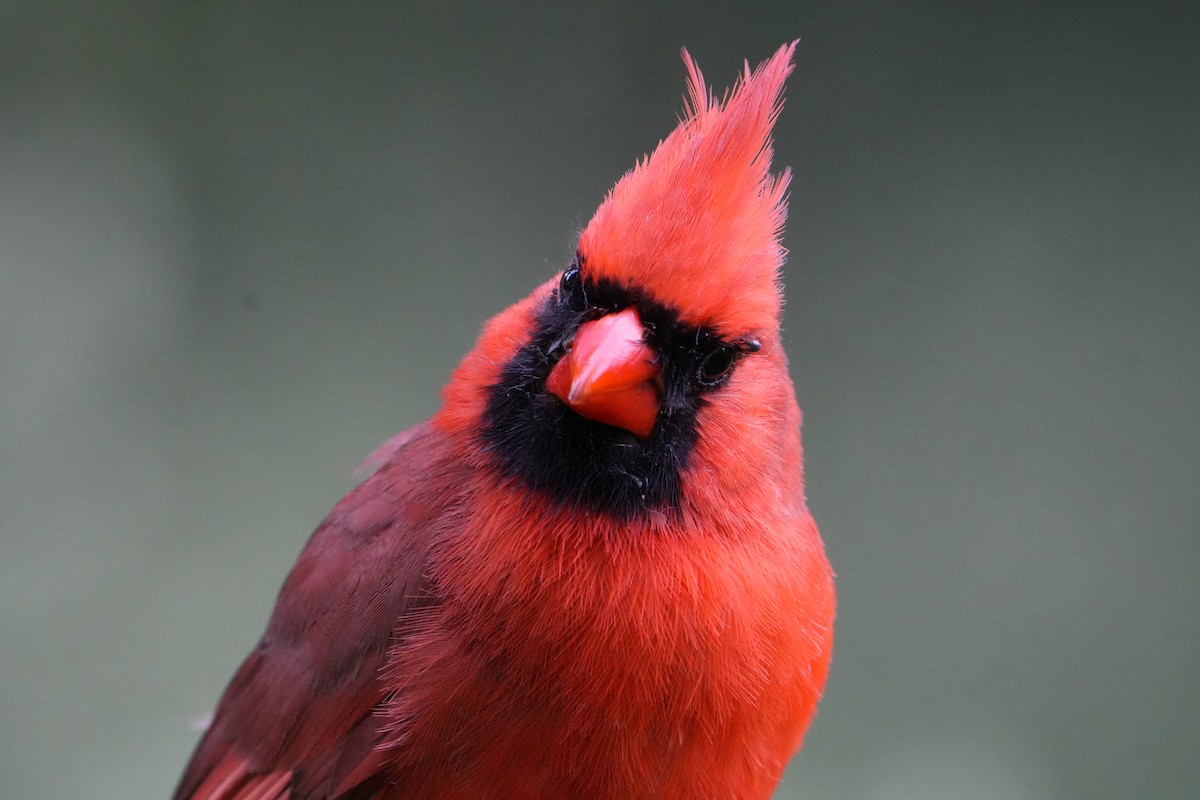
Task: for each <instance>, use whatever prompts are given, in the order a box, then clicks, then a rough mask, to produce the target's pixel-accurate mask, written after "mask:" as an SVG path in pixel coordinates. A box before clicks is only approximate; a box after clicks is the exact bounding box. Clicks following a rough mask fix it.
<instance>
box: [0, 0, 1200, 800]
mask: <svg viewBox="0 0 1200 800" xmlns="http://www.w3.org/2000/svg"><path fill="white" fill-rule="evenodd" d="M795 37H800V38H801V40H802V41H801V45H800V48H799V53H798V67H797V70H796V73H795V74H794V76H793V77H792V79H791V81H790V84H789V88H788V103H787V107H786V109H785V111H784V113H783V116H782V117H781V119H780V121H779V126H778V130H777V138H778V145H777V166H780V167H781V166H783V165H791V167H792V168H793V170H794V171H795V180H794V181H793V192H792V201H791V216H790V222H789V225H788V229H787V237H786V243H787V245H788V247H789V248H790V250H791V258H790V261H789V263H788V266H787V281H788V297H789V305H788V308H787V319H786V332H785V335H786V340H787V342H788V345H789V349H790V353H791V358H792V364H793V371H794V376H795V378H796V383H797V390H798V393H799V396H800V401H801V404H802V405H803V407H804V409H805V412H806V429H805V434H806V445H807V458H808V485H809V495H810V502H811V504H812V507H813V509H814V512H815V513H816V515H817V518H818V520H819V522H820V523H821V527H822V530H823V532H824V535H825V538H826V541H827V544H828V548H829V552H830V555H831V557H832V559H833V561H834V564H835V566H836V568H837V570H838V573H839V588H840V597H841V603H840V616H839V619H838V646H837V652H836V655H835V663H834V669H833V672H832V677H831V680H830V684H829V688H828V694H827V697H826V700H825V702H824V704H823V705H822V708H821V715H820V717H819V719H818V720H817V722H816V724H815V725H814V727H813V729H812V730H811V731H810V734H809V737H808V744H807V747H806V749H805V751H804V753H803V755H802V756H800V757H799V758H798V759H797V760H796V762H795V763H794V764H793V767H792V769H791V770H790V771H789V774H788V777H787V779H786V782H785V784H784V785H783V787H782V788H781V789H780V791H779V796H780V797H797V798H861V799H862V800H907V799H908V798H912V799H913V800H917V799H918V798H920V799H921V800H940V799H942V798H944V799H945V800H951V799H957V798H996V799H998V800H1010V799H1011V800H1066V799H1067V798H1083V799H1086V800H1105V799H1107V798H1113V799H1114V800H1116V799H1117V798H1196V797H1200V768H1198V767H1197V758H1198V755H1197V754H1198V753H1200V722H1198V720H1200V688H1198V686H1197V674H1198V672H1200V630H1198V629H1200V577H1198V576H1200V526H1198V524H1197V519H1198V517H1200V455H1198V452H1200V146H1198V142H1200V13H1198V11H1197V7H1196V5H1195V4H1194V3H1163V4H1152V3H1140V4H1139V3H1129V4H1105V3H1075V4H1071V3H1058V4H1051V3H1015V2H1013V3H995V4H987V3H966V4H952V3H946V4H936V3H933V4H931V3H917V4H899V3H882V2H877V3H869V2H861V3H828V4H817V3H779V4H769V3H761V4H755V5H753V6H742V5H724V6H722V5H718V4H705V3H695V2H692V3H678V4H675V5H657V4H655V5H649V4H646V5H643V4H636V5H635V4H628V5H622V4H613V3H605V2H597V3H591V4H588V5H587V6H580V7H576V8H574V9H565V8H563V7H560V6H559V5H558V4H552V3H547V4H544V5H537V6H535V5H525V6H522V7H519V8H517V7H508V8H500V7H492V8H486V9H485V8H482V7H480V6H479V5H478V4H475V3H462V2H449V3H442V4H441V5H440V6H439V8H438V10H436V11H435V10H430V9H423V10H421V9H416V8H413V7H411V6H408V5H406V4H392V3H384V2H371V3H355V4H342V5H339V6H338V7H337V8H336V10H335V9H333V8H332V7H329V8H325V9H324V10H318V9H316V8H314V7H313V6H312V5H309V4H243V3H199V4H183V3H179V4H159V3H140V4H139V3H133V4H110V3H87V2H79V3H36V2H20V1H19V0H17V1H16V2H14V1H13V0H9V2H5V3H3V5H0V452H2V453H3V456H2V457H0V548H2V552H0V798H4V799H5V800H7V799H8V798H34V797H37V798H161V797H165V796H166V795H167V794H168V793H169V791H170V790H171V788H172V787H173V784H174V781H175V780H176V778H177V776H178V774H179V772H180V771H181V769H182V767H183V764H184V761H185V759H186V758H187V755H188V753H189V751H190V749H191V747H192V746H193V743H194V741H195V739H196V737H197V733H196V731H195V730H194V728H193V725H194V722H195V720H196V719H197V718H198V717H200V716H201V715H203V714H204V713H205V712H206V711H207V710H208V709H209V708H210V707H211V705H212V704H213V702H214V701H215V699H216V697H217V696H218V694H219V693H220V691H221V689H222V688H223V686H224V683H225V681H226V680H227V679H228V678H229V677H230V675H231V674H232V672H233V670H234V669H235V667H236V665H237V664H238V662H239V661H240V659H241V658H242V656H243V655H244V654H245V653H246V652H247V651H248V649H249V648H250V647H251V646H252V644H253V643H254V641H255V639H256V638H257V636H258V634H259V633H260V631H261V629H262V626H263V624H264V622H265V620H266V617H267V614H268V611H269V609H270V607H271V604H272V601H273V598H274V595H275V592H276V590H277V589H278V587H279V584H280V583H281V581H282V580H283V577H284V575H285V574H286V571H287V569H288V568H289V566H290V565H291V563H292V560H293V559H294V558H295V556H296V554H297V553H298V551H299V549H300V547H301V545H302V544H303V542H304V540H305V538H306V537H307V535H308V533H309V532H310V531H311V529H312V528H313V527H314V526H315V524H316V523H317V522H318V521H319V520H320V518H321V517H322V516H323V515H324V513H325V512H326V511H327V510H328V508H329V507H330V506H331V505H332V504H333V503H334V502H335V501H336V500H337V499H338V497H340V496H341V494H342V493H343V492H344V491H345V490H347V489H348V488H349V487H350V486H351V485H353V482H354V478H353V476H352V470H353V468H354V467H355V465H356V464H358V462H359V461H360V460H361V458H362V457H363V456H364V455H365V454H367V453H368V452H370V451H371V449H372V448H373V447H374V446H375V445H377V444H378V443H380V442H381V441H383V440H384V439H386V438H387V437H388V436H390V435H391V434H392V433H394V432H396V431H398V430H400V429H402V428H404V427H406V426H408V425H411V424H413V423H415V422H417V421H419V420H421V419H423V418H424V417H426V416H427V415H428V414H430V413H431V412H432V411H433V410H434V409H435V408H436V406H437V403H438V389H439V387H440V386H441V385H442V383H443V382H444V381H445V379H446V377H447V375H448V373H449V372H450V370H451V369H452V368H453V367H454V365H455V363H456V362H457V360H458V358H459V357H460V356H461V354H462V353H464V352H465V351H466V350H467V349H468V348H469V347H470V346H471V343H472V341H473V339H474V337H475V335H476V333H477V331H478V328H479V325H480V324H481V323H482V322H483V321H484V320H485V319H486V318H487V317H489V316H490V315H491V314H493V313H494V312H496V311H497V310H499V309H500V308H501V307H503V306H504V305H506V304H508V303H509V302H511V301H514V300H516V299H517V298H519V297H522V296H523V295H524V294H526V292H527V291H528V290H529V289H530V287H531V286H533V285H534V283H535V282H537V281H539V280H542V279H544V278H545V277H546V276H548V275H549V274H550V273H551V272H552V271H554V270H555V269H557V268H558V267H559V266H560V265H561V264H563V263H564V260H565V259H566V258H567V257H568V256H569V254H570V252H571V250H572V244H573V236H574V235H575V233H576V232H577V231H578V229H579V228H580V227H581V226H582V224H584V223H585V222H586V220H587V219H588V217H589V215H590V213H591V212H592V210H593V209H594V208H595V206H596V205H597V203H598V202H599V201H600V199H601V198H602V196H603V194H604V192H605V191H606V190H607V189H608V187H609V186H610V185H611V184H612V183H613V182H614V181H615V180H616V179H617V178H618V177H619V176H620V175H621V174H622V173H623V171H624V170H626V169H627V168H628V167H630V166H631V165H632V164H633V162H634V159H635V158H637V157H638V156H639V155H641V154H642V153H644V152H646V151H647V150H649V149H651V148H652V147H653V146H654V144H655V143H656V142H657V141H658V139H659V138H660V137H662V136H664V135H665V134H666V133H667V132H668V131H670V129H671V128H672V127H673V125H674V122H675V119H676V115H677V114H678V113H679V111H680V109H681V107H682V99H681V98H682V94H683V87H684V83H683V78H684V71H683V68H682V65H681V63H680V60H679V54H678V51H679V48H680V47H681V46H684V45H686V46H687V47H689V48H690V49H691V51H692V52H693V53H694V54H695V55H696V57H697V58H698V60H699V61H700V64H701V66H702V67H703V68H704V70H705V73H706V74H707V76H708V77H709V78H710V80H711V81H712V82H713V83H714V84H715V85H716V86H717V87H718V89H719V88H721V87H724V86H726V85H728V83H729V82H730V81H731V80H732V79H733V78H734V76H735V74H736V72H737V70H738V69H739V68H740V65H741V60H742V59H743V58H750V59H751V60H753V61H758V60H761V59H763V58H765V57H767V56H768V55H770V54H771V53H772V52H773V51H774V49H775V48H776V47H777V46H778V45H779V44H780V43H782V42H783V41H785V40H789V39H792V38H795Z"/></svg>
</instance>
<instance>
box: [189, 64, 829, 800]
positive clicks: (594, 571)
mask: <svg viewBox="0 0 1200 800" xmlns="http://www.w3.org/2000/svg"><path fill="white" fill-rule="evenodd" d="M794 47H795V44H794V43H793V44H792V45H787V46H784V47H782V48H780V50H779V51H778V52H776V53H775V55H774V56H773V57H772V58H771V59H769V60H768V61H766V62H765V63H763V64H762V65H760V66H759V67H758V68H757V69H755V70H754V71H753V72H751V70H750V68H749V65H748V64H747V66H746V70H745V74H744V75H742V76H741V78H740V79H739V81H738V83H737V85H736V86H735V88H734V89H733V91H732V93H730V94H728V95H727V98H726V99H725V100H724V101H717V100H715V99H714V98H713V97H712V96H711V95H710V93H709V90H708V88H707V87H706V86H705V84H704V80H703V78H702V76H701V74H700V71H699V69H698V68H697V67H696V64H695V63H694V62H693V61H692V59H691V57H690V56H688V54H687V52H686V51H685V52H684V54H683V56H684V61H685V64H686V66H687V70H688V75H689V90H690V102H689V104H688V108H687V111H686V115H685V117H684V119H683V120H682V121H681V122H680V124H679V126H678V127H677V128H676V130H675V131H674V132H673V133H671V134H670V135H669V136H668V137H667V138H666V139H665V140H664V141H662V142H661V143H660V144H659V146H658V147H657V149H656V150H655V151H654V152H653V154H652V155H650V156H649V157H648V158H646V159H645V160H643V161H641V162H640V163H638V164H637V166H636V167H635V168H634V169H633V170H632V171H630V172H629V173H627V174H626V175H625V176H624V177H622V178H621V180H620V181H619V182H618V183H617V185H616V186H615V187H614V188H613V190H612V191H611V192H610V193H609V195H608V196H607V198H605V200H604V202H603V203H602V204H601V206H600V208H599V210H598V211H597V212H596V215H595V217H593V218H592V220H591V222H590V223H589V224H588V225H587V227H586V228H585V229H584V230H583V232H582V234H580V237H579V242H578V247H577V251H576V254H575V257H574V259H573V260H572V261H571V262H570V263H569V265H567V267H566V268H565V269H564V270H563V271H562V272H561V273H560V274H558V275H556V276H555V277H554V278H552V279H551V280H549V281H547V282H546V283H544V284H542V285H541V286H539V287H538V288H536V289H535V290H534V291H533V293H532V294H531V295H530V296H529V297H528V298H526V299H525V300H523V301H521V302H519V303H517V304H516V305H514V306H512V307H511V308H509V309H508V310H506V311H504V312H502V313H501V314H500V315H499V316H497V317H495V318H494V319H492V320H491V322H489V323H488V324H487V325H486V326H485V327H484V330H483V332H482V334H481V335H480V338H479V340H478V343H477V344H476V346H475V349H474V350H472V351H471V352H470V353H468V354H467V356H466V358H464V359H463V361H462V363H461V364H460V366H459V367H458V369H457V370H456V371H455V373H454V375H453V377H452V378H451V380H450V383H449V385H448V386H447V387H446V389H445V391H444V404H443V406H442V407H441V409H440V410H439V411H438V412H437V414H435V415H434V417H433V418H432V419H431V420H429V421H428V422H426V423H424V424H421V425H418V426H416V427H415V428H412V429H410V430H408V431H406V432H404V433H402V434H400V435H399V436H398V437H396V438H395V439H393V440H392V441H391V442H390V443H389V444H388V445H385V446H384V448H381V451H380V452H379V453H378V454H377V458H376V460H377V461H378V462H379V463H378V468H377V470H376V471H375V472H374V474H373V475H371V477H369V478H368V479H367V480H366V481H365V482H364V483H362V484H361V485H360V486H358V488H356V489H354V490H353V491H351V492H350V493H349V494H348V495H347V496H346V497H345V498H344V499H343V500H342V501H341V502H339V503H338V504H337V506H336V507H334V509H333V511H332V512H331V513H330V514H329V516H328V517H327V518H326V519H325V521H324V522H323V523H322V524H321V525H320V527H319V528H317V530H316V532H315V533H314V534H313V536H312V538H311V539H310V540H309V542H308V545H307V546H306V547H305V549H304V551H303V553H301V555H300V558H299V560H298V562H297V563H296V566H295V567H294V568H293V569H292V572H291V574H290V575H289V576H288V578H287V581H286V582H285V583H284V585H283V589H282V590H281V591H280V594H279V599H278V603H277V604H276V606H275V610H274V612H273V614H272V616H271V619H270V622H269V624H268V625H267V630H266V633H264V634H263V637H262V639H261V641H259V643H258V646H257V647H255V648H254V651H253V652H252V653H251V654H250V655H249V657H247V659H246V661H245V663H243V664H242V666H241V669H239V670H238V672H237V674H236V675H235V676H234V678H233V680H232V681H231V683H230V684H229V687H228V688H227V689H226V691H225V695H224V697H222V698H221V702H220V705H219V706H218V707H217V710H216V713H215V716H214V718H213V720H212V724H211V726H210V727H209V729H208V731H207V733H206V734H205V736H204V738H203V739H202V741H201V742H200V744H199V746H198V747H197V749H196V752H195V754H194V755H193V757H192V760H191V763H190V764H189V766H188V768H187V770H186V772H185V773H184V775H183V779H182V781H181V783H180V785H179V788H178V790H177V791H176V793H175V797H176V798H178V799H179V800H182V799H183V798H194V799H199V798H203V799H204V800H211V799H213V798H239V799H240V800H250V799H251V798H253V800H271V799H272V798H291V800H301V799H303V800H308V799H309V798H342V799H346V798H376V799H377V800H408V798H438V799H440V800H487V799H488V798H497V799H499V798H507V799H508V800H514V799H515V800H521V799H522V798H538V800H547V799H553V798H564V799H565V798H582V799H585V800H605V799H606V798H613V799H614V800H616V799H617V798H620V800H638V799H639V798H706V799H708V800H712V799H713V798H729V799H733V798H737V799H738V800H750V799H751V798H766V797H768V796H769V795H770V793H771V791H772V790H773V789H774V787H775V785H776V784H777V783H778V781H779V778H780V775H781V773H782V772H783V769H784V766H785V765H786V763H787V761H788V759H789V758H790V757H791V755H792V754H793V753H794V752H795V751H796V750H797V748H798V747H799V746H800V743H801V739H802V737H803V734H804V731H805V729H806V728H807V726H808V724H809V722H810V720H811V718H812V716H813V714H814V712H815V709H816V705H817V701H818V699H819V697H820V695H821V692H822V690H823V687H824V684H825V678H826V673H827V670H828V665H829V658H830V651H831V648H832V641H833V630H832V625H833V616H834V589H833V577H832V573H831V571H830V567H829V562H828V561H827V560H826V557H825V552H824V546H823V544H822V542H821V539H820V536H819V535H818V533H817V527H816V525H815V524H814V522H813V519H812V517H811V516H810V514H809V511H808V508H807V506H806V504H805V499H804V478H803V473H802V455H801V447H800V410H799V408H798V407H797V405H796V400H795V396H794V392H793V389H792V384H791V380H790V379H789V377H788V371H787V362H786V358H785V356H784V352H783V348H782V346H781V343H780V335H779V318H780V302H781V300H780V285H779V272H780V267H781V263H782V260H783V249H782V247H781V245H780V238H779V237H780V231H781V227H782V225H783V222H784V217H785V214H786V210H787V209H786V196H785V192H786V189H787V185H788V177H789V176H788V173H787V172H784V173H783V174H782V175H778V176H773V175H771V174H770V173H769V169H770V161H771V152H772V147H771V129H772V126H773V124H774V121H775V118H776V116H777V115H778V113H779V110H780V106H781V102H782V90H783V83H784V80H785V78H786V77H787V75H788V74H789V73H790V72H791V69H792V66H791V62H792V54H793V50H794Z"/></svg>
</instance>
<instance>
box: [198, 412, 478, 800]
mask: <svg viewBox="0 0 1200 800" xmlns="http://www.w3.org/2000/svg"><path fill="white" fill-rule="evenodd" d="M377 454H382V455H383V458H382V459H381V461H382V463H381V464H380V465H379V469H378V471H376V472H375V473H374V474H373V475H371V476H370V477H369V478H368V479H367V480H366V481H365V482H363V483H362V484H361V485H360V486H358V487H357V488H356V489H354V490H352V491H351V492H350V493H349V494H348V495H346V497H344V498H343V499H342V500H341V502H339V503H338V504H337V505H336V506H335V507H334V509H333V510H332V511H331V512H330V513H329V516H328V517H326V518H325V520H324V522H322V523H321V525H320V527H318V528H317V530H316V531H315V532H314V533H313V535H312V538H311V539H309V542H308V544H307V545H306V546H305V548H304V551H303V552H302V553H301V555H300V558H299V559H298V560H297V562H296V565H295V566H294V567H293V568H292V571H291V574H289V575H288V578H287V581H286V582H285V583H284V585H283V588H282V589H281V590H280V592H279V598H278V601H277V602H276V605H275V610H274V611H273V612H272V614H271V620H270V622H269V623H268V625H267V630H266V632H265V633H264V634H263V636H262V639H260V640H259V642H258V645H257V646H256V647H255V648H254V650H253V652H251V653H250V655H249V656H247V658H246V660H245V662H243V664H242V666H241V668H240V669H239V670H238V672H237V673H236V674H235V675H234V677H233V680H232V681H230V683H229V686H228V688H227V689H226V690H225V694H224V696H223V697H222V698H221V701H220V703H219V704H218V706H217V710H216V712H215V714H214V716H213V721H212V724H211V726H210V727H209V729H208V731H207V733H206V734H205V735H204V737H203V739H202V740H201V741H200V744H199V745H198V746H197V748H196V752H195V753H194V754H193V756H192V760H191V762H190V763H189V765H188V768H187V770H186V771H185V772H184V775H183V778H182V780H181V781H180V784H179V787H178V789H177V790H176V792H175V795H174V797H175V800H285V799H286V800H301V798H304V799H305V800H307V798H346V799H347V800H349V798H367V797H370V796H371V795H370V783H371V780H370V779H371V778H372V777H375V776H377V774H378V772H379V769H380V767H381V765H382V761H383V754H382V753H380V752H379V751H378V750H377V749H376V747H375V746H376V744H377V743H378V741H379V738H380V733H379V729H380V722H381V716H380V715H381V706H382V704H383V703H384V702H385V701H386V700H387V698H386V697H385V696H384V692H383V689H382V688H381V686H380V681H379V671H380V668H381V667H382V666H383V665H384V662H385V658H386V653H387V650H388V645H389V644H390V643H392V641H393V636H394V634H395V633H396V631H397V625H398V623H399V622H400V621H401V620H402V619H403V618H405V617H409V616H410V615H411V614H412V613H413V612H414V611H416V610H417V609H419V608H424V607H428V606H430V605H432V604H433V603H434V602H435V600H434V598H433V597H432V596H431V595H430V593H429V587H428V584H427V582H426V579H425V561H426V554H427V552H428V549H429V542H430V540H431V538H432V537H433V535H434V533H435V531H436V530H437V529H438V527H439V520H440V519H442V518H443V517H444V512H445V511H446V510H447V508H448V507H449V506H450V505H452V504H453V503H454V502H455V500H454V497H455V496H456V487H458V486H461V484H462V481H456V480H454V479H453V477H454V476H453V475H451V474H448V472H447V470H448V469H449V470H452V469H453V464H454V463H455V462H454V460H453V459H452V458H450V457H449V455H448V447H447V444H446V441H445V437H444V435H443V434H441V433H439V432H437V431H435V430H434V429H433V428H432V427H431V426H429V425H428V423H426V424H424V425H419V426H416V427H415V428H412V429H410V430H408V431H405V432H404V433H402V434H400V436H398V437H396V438H395V439H393V440H392V441H391V442H390V443H389V444H387V445H384V447H383V448H380V450H379V451H377Z"/></svg>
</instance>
